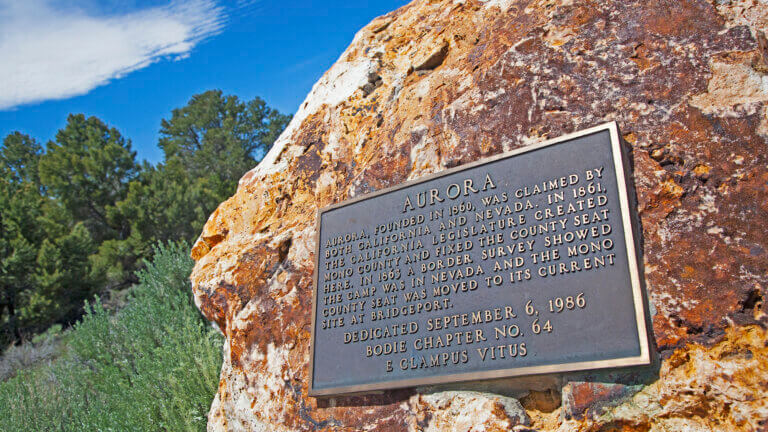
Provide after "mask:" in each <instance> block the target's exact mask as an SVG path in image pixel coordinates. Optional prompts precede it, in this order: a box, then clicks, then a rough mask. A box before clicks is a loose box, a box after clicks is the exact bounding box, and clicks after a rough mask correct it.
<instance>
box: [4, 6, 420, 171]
mask: <svg viewBox="0 0 768 432" xmlns="http://www.w3.org/2000/svg"><path fill="white" fill-rule="evenodd" d="M406 3H407V1H404V0H398V1H394V0H378V1H373V0H372V1H366V0H354V1H349V0H348V1H337V0H324V1H311V0H294V1H290V2H281V1H268V0H265V1H254V0H238V1H230V2H224V1H222V0H184V1H180V0H164V1H160V0H140V1H131V0H68V1H64V0H24V1H19V0H0V59H1V60H0V137H5V136H6V135H7V134H8V133H10V132H12V131H15V130H19V131H21V132H23V133H27V134H29V135H31V136H33V137H34V138H36V139H37V140H38V141H39V142H41V143H45V142H47V141H48V140H50V139H53V138H54V136H55V134H56V131H57V130H58V129H60V128H62V127H63V126H64V125H65V123H66V117H67V114H69V113H84V114H86V115H87V116H91V115H94V116H97V117H99V118H101V119H102V120H103V121H105V122H107V123H108V124H109V125H111V126H115V127H117V128H118V129H119V130H120V132H121V133H122V134H123V135H124V136H125V137H127V138H129V139H131V141H132V144H133V148H134V150H136V151H137V152H138V158H139V159H147V160H149V161H150V162H158V161H160V160H161V159H162V152H161V151H160V150H159V149H158V148H157V145H156V144H157V137H158V135H157V132H158V130H159V127H160V120H161V119H163V118H169V117H170V113H171V110H172V109H173V108H177V107H182V106H184V105H185V104H186V103H187V101H188V100H189V98H190V97H191V96H192V95H193V94H196V93H200V92H203V91H205V90H209V89H214V88H218V89H222V90H223V91H224V92H225V93H226V94H234V95H237V96H238V97H240V98H241V99H246V100H248V99H251V98H253V97H255V96H259V97H261V98H262V99H264V100H266V101H267V103H268V104H269V105H270V106H272V107H275V108H277V109H279V110H280V111H282V112H284V113H294V112H295V111H296V109H297V108H298V106H299V104H300V103H301V101H302V100H303V99H304V97H305V96H306V94H307V93H308V92H309V90H310V89H311V88H312V85H313V84H314V82H315V81H316V80H317V79H318V78H319V77H320V76H321V75H322V74H323V72H325V71H326V70H327V69H328V68H329V67H330V66H331V65H332V64H333V62H335V61H336V59H337V58H338V57H339V55H340V54H341V53H342V51H343V50H344V49H345V48H346V47H347V45H348V44H349V43H350V42H351V41H352V38H353V37H354V35H355V33H356V32H357V31H358V30H359V29H360V28H361V27H363V26H364V25H365V24H367V23H368V22H370V20H371V19H373V18H374V17H376V16H379V15H382V14H384V13H387V12H389V11H391V10H394V9H396V8H398V7H400V6H402V5H404V4H406Z"/></svg>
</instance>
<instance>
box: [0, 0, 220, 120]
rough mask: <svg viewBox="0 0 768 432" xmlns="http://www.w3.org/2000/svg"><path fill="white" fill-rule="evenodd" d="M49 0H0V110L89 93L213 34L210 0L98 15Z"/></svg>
mask: <svg viewBox="0 0 768 432" xmlns="http://www.w3.org/2000/svg"><path fill="white" fill-rule="evenodd" d="M73 3H74V4H78V3H77V2H73V1H70V2H67V3H65V4H66V7H61V8H60V7H58V5H56V4H54V3H53V2H52V0H21V1H20V0H0V110H5V109H10V108H13V107H16V106H19V105H23V104H28V103H33V102H41V101H45V100H51V99H64V98H68V97H72V96H77V95H81V94H85V93H88V92H89V91H90V90H92V89H93V88H95V87H97V86H100V85H103V84H106V83H108V82H109V81H110V80H112V79H115V78H120V77H121V76H124V75H125V74H127V73H129V72H132V71H135V70H137V69H141V68H143V67H146V66H148V65H150V64H151V63H154V62H156V61H158V60H160V59H164V58H171V59H179V58H183V57H185V56H188V55H189V52H190V51H191V50H192V48H193V47H194V46H195V45H196V44H197V43H198V42H200V41H201V40H202V39H205V38H206V37H209V36H212V35H215V34H217V33H219V32H220V31H221V29H222V27H223V26H224V22H225V14H224V10H223V8H222V7H221V6H219V5H218V4H217V3H216V1H215V0H186V1H184V0H178V1H173V2H171V3H170V4H169V5H167V6H163V7H153V8H145V9H139V10H134V11H131V12H127V13H123V14H119V15H115V14H112V15H108V16H104V15H99V14H97V13H94V12H93V11H92V10H91V11H89V10H87V8H85V5H86V3H84V2H83V3H79V5H80V6H81V7H75V6H72V5H73Z"/></svg>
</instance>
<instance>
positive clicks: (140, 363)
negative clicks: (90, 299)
mask: <svg viewBox="0 0 768 432" xmlns="http://www.w3.org/2000/svg"><path fill="white" fill-rule="evenodd" d="M191 269H192V260H191V259H190V258H189V250H188V248H187V246H185V245H181V244H177V243H171V244H168V245H165V246H163V245H160V246H158V247H156V249H155V255H154V260H153V261H152V262H151V263H149V264H148V265H146V266H145V268H144V269H142V270H140V271H139V272H137V277H138V280H139V283H138V284H137V285H135V286H134V287H133V288H132V289H131V290H130V293H129V300H128V303H127V306H126V307H125V308H123V309H122V310H120V311H119V312H118V313H117V314H115V315H111V314H110V313H108V312H107V311H106V310H105V309H104V308H103V306H102V305H101V303H100V302H98V301H97V302H95V303H94V304H91V305H89V306H88V307H87V308H86V310H87V312H86V314H85V316H84V317H83V319H82V321H81V322H79V323H77V324H75V326H74V327H73V328H72V329H71V330H69V331H67V332H66V334H65V335H64V336H63V339H64V341H65V342H64V343H62V344H61V346H60V347H59V349H61V350H62V352H61V353H59V356H58V357H57V358H55V359H53V360H49V361H47V362H44V363H42V364H38V365H37V366H36V367H35V368H33V369H31V370H21V371H19V372H18V373H17V374H16V375H15V376H14V377H12V378H10V379H8V380H7V381H5V382H0V430H3V431H59V430H62V431H76V430H83V431H86V430H87V431H96V430H100V431H158V430H164V431H191V430H204V429H205V424H206V418H205V416H206V413H207V411H208V408H209V407H210V404H211V400H212V398H213V395H214V394H215V393H216V388H217V384H218V373H219V368H220V367H221V343H222V337H221V335H220V334H219V332H218V331H216V330H215V329H214V328H212V327H211V326H210V325H208V324H207V323H206V322H205V321H204V319H203V318H202V316H201V315H200V313H199V312H198V311H197V309H196V307H195V305H194V303H193V301H192V296H191V294H190V289H189V280H188V276H189V273H190V271H191Z"/></svg>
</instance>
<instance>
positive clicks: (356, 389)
mask: <svg viewBox="0 0 768 432" xmlns="http://www.w3.org/2000/svg"><path fill="white" fill-rule="evenodd" d="M603 131H608V132H609V135H610V141H611V151H612V153H613V167H614V170H615V172H616V185H617V187H618V189H619V208H620V210H621V221H622V228H623V229H624V240H625V244H626V249H627V250H626V252H627V263H628V266H629V275H630V282H631V289H632V300H633V303H634V309H635V322H636V327H637V336H638V339H639V340H638V343H639V346H640V355H637V356H631V357H618V358H612V359H604V360H593V361H582V362H571V363H556V364H546V365H538V366H526V367H516V368H505V369H492V370H486V371H477V372H462V373H453V374H446V375H440V376H431V377H417V378H407V379H400V380H394V381H377V382H373V383H367V384H355V385H349V386H339V387H331V388H323V389H316V388H314V376H315V373H314V372H315V325H316V319H317V317H316V313H317V293H318V285H317V282H318V277H319V274H318V271H317V266H318V262H319V260H320V220H321V218H322V215H323V213H325V212H328V211H330V210H334V209H337V208H339V207H344V206H347V205H350V204H354V203H356V202H358V201H362V200H366V199H370V198H375V197H377V196H379V195H384V194H387V193H390V192H394V191H396V190H399V189H403V188H406V187H409V186H413V185H417V184H420V183H425V182H427V181H430V180H433V179H436V178H439V177H443V176H446V175H449V174H454V173H457V172H461V171H465V170H468V169H470V168H475V167H478V166H481V165H484V164H487V163H490V162H495V161H498V160H501V159H507V158H509V157H513V156H517V155H520V154H523V153H528V152H531V151H535V150H539V149H542V148H545V147H549V146H552V145H556V144H560V143H562V142H565V141H570V140H573V139H575V138H580V137H583V136H586V135H592V134H596V133H599V132H603ZM627 175H631V173H630V162H629V154H628V151H627V149H625V147H624V146H623V145H622V140H621V137H620V135H619V127H618V125H617V123H616V121H611V122H608V123H603V124H601V125H598V126H594V127H591V128H588V129H584V130H581V131H577V132H573V133H570V134H566V135H562V136H560V137H557V138H552V139H549V140H546V141H543V142H540V143H537V144H533V145H530V146H526V147H522V148H519V149H515V150H512V151H508V152H503V153H500V154H498V155H494V156H490V157H487V158H483V159H480V160H477V161H474V162H470V163H467V164H464V165H460V166H458V167H454V168H449V169H445V170H442V171H440V172H437V173H434V174H430V175H426V176H424V177H420V178H418V179H414V180H409V181H406V182H403V183H400V184H398V185H396V186H392V187H388V188H385V189H380V190H377V191H374V192H371V193H367V194H364V195H360V196H358V197H355V198H352V199H349V200H346V201H342V202H340V203H336V204H331V205H329V206H326V207H323V208H318V209H317V214H316V221H315V258H314V264H315V267H314V269H313V274H312V282H313V290H312V321H311V326H312V327H311V331H312V334H311V338H310V342H309V343H310V358H309V389H308V395H309V396H310V397H330V396H337V395H345V396H346V395H350V394H355V393H368V392H373V391H383V390H395V389H402V388H408V387H416V386H425V385H436V384H448V383H457V382H465V381H477V380H489V379H498V378H512V377H522V376H530V375H540V374H553V373H562V372H574V371H583V370H594V369H604V368H615V367H631V366H645V365H649V364H651V354H650V339H649V329H648V319H647V317H648V316H647V312H648V308H647V305H646V301H647V297H646V294H645V289H644V279H643V278H641V277H640V271H641V270H642V260H641V259H640V251H641V246H640V237H639V234H640V233H639V232H638V228H639V221H638V219H637V215H636V213H633V212H631V209H630V204H633V205H635V206H636V201H635V200H636V198H635V195H634V187H633V185H632V184H631V183H629V184H628V183H627Z"/></svg>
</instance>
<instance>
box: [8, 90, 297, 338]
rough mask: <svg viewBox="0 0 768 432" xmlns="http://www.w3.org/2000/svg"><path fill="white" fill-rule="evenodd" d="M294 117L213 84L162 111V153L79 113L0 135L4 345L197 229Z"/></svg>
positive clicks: (124, 279)
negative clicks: (52, 125) (39, 134)
mask: <svg viewBox="0 0 768 432" xmlns="http://www.w3.org/2000/svg"><path fill="white" fill-rule="evenodd" d="M289 120H290V116H287V115H283V114H281V113H279V112H278V111H276V110H274V109H272V108H270V107H268V106H267V105H266V103H265V102H264V101H263V100H261V99H259V98H254V99H253V100H251V101H248V102H244V101H241V100H240V99H238V98H237V97H236V96H231V95H224V94H223V93H222V92H221V91H219V90H212V91H208V92H205V93H201V94H198V95H195V96H193V97H192V98H191V99H190V101H189V103H188V104H187V105H186V106H184V107H182V108H178V109H174V110H173V111H172V114H171V117H170V118H169V119H165V120H163V121H162V123H161V129H160V141H159V143H158V145H159V146H160V148H161V149H162V150H163V153H164V156H165V158H164V160H163V162H161V163H159V164H157V165H155V166H153V165H151V164H149V163H146V162H144V163H142V164H140V163H137V161H136V153H135V152H134V151H133V150H132V148H131V142H130V140H127V139H125V138H124V137H123V136H122V135H121V133H120V132H119V131H118V130H117V129H116V128H114V127H110V126H109V125H107V124H105V123H104V122H103V121H101V120H100V119H98V118H96V117H88V118H87V117H86V116H84V115H82V114H72V115H69V116H68V118H67V123H66V125H65V127H64V128H62V129H61V130H59V131H58V133H57V134H56V137H55V140H53V141H51V142H49V143H48V144H47V145H46V146H45V148H43V147H42V146H41V145H39V144H38V143H37V142H36V141H35V140H34V139H32V138H31V137H29V136H26V135H24V134H21V133H19V132H14V133H12V134H10V135H8V136H7V137H5V139H4V140H3V143H2V147H0V347H2V346H3V345H5V344H6V343H7V342H9V341H18V340H20V339H22V338H25V337H28V336H29V335H31V334H33V333H36V332H39V331H42V330H44V329H45V328H47V327H48V326H50V325H51V324H54V323H60V324H65V325H66V324H70V323H72V322H74V321H75V320H76V319H78V318H79V317H80V316H81V315H82V313H83V306H82V305H83V302H84V300H86V299H88V298H91V297H92V296H93V295H94V294H109V293H110V292H113V291H115V290H121V289H124V288H126V287H128V286H130V285H131V284H132V283H136V282H137V279H136V277H135V276H134V275H135V273H134V272H135V270H137V269H139V268H140V267H141V263H142V262H143V259H149V258H151V257H152V255H153V249H152V247H153V245H155V244H156V243H157V242H158V241H188V242H189V241H194V239H195V238H196V236H197V235H198V234H199V233H200V231H201V230H202V227H203V224H204V223H205V221H206V219H207V217H208V215H210V214H211V213H212V212H213V211H214V210H215V209H216V206H218V204H219V203H220V202H222V201H223V200H225V199H226V198H228V197H229V196H231V195H232V194H233V193H234V192H235V189H236V187H237V181H238V180H239V179H240V177H241V176H242V175H243V174H244V173H245V172H246V171H248V170H249V169H251V168H253V167H254V166H255V165H256V163H257V162H258V160H260V159H261V158H262V157H263V155H264V154H265V153H266V152H267V151H268V150H269V148H270V146H271V145H272V143H273V142H274V140H275V139H276V138H277V136H278V135H279V134H280V132H282V130H283V129H284V128H285V126H286V125H287V123H288V121H289Z"/></svg>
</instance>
